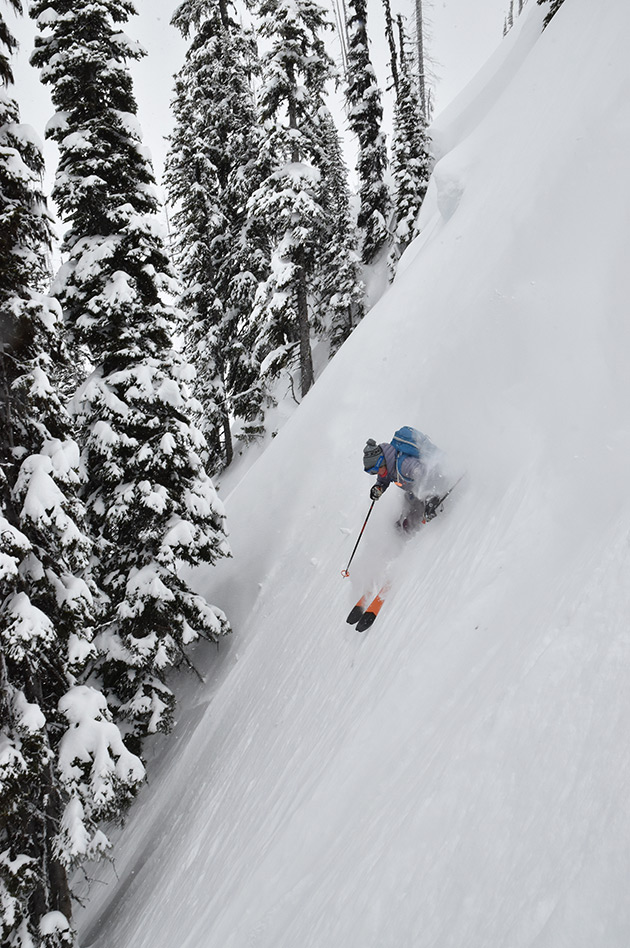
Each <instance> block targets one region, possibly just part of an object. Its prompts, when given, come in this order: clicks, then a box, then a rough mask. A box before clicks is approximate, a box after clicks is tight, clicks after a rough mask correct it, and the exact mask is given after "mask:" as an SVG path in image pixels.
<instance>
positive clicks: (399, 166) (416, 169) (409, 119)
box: [390, 16, 431, 267]
mask: <svg viewBox="0 0 630 948" xmlns="http://www.w3.org/2000/svg"><path fill="white" fill-rule="evenodd" d="M398 32H399V38H400V53H399V69H398V72H399V79H398V95H397V96H396V103H395V106H394V136H393V143H392V152H393V159H392V172H393V177H394V182H395V187H396V197H395V209H396V230H395V235H396V242H395V246H394V248H393V251H392V255H391V257H390V263H391V264H392V265H393V266H394V267H395V263H396V261H397V260H398V258H399V257H400V255H401V253H402V252H403V250H404V249H405V247H407V246H408V245H409V243H410V242H411V240H412V239H413V237H414V236H415V224H416V219H417V217H418V212H419V210H420V207H421V206H422V202H423V201H424V197H425V194H426V191H427V186H428V183H429V177H430V174H431V157H430V154H429V145H428V138H427V129H426V121H425V119H424V115H423V113H422V108H421V104H420V100H419V98H418V92H417V89H416V83H415V77H414V74H413V63H412V58H411V56H409V54H408V52H407V37H406V35H405V29H404V24H403V19H402V17H401V16H399V17H398Z"/></svg>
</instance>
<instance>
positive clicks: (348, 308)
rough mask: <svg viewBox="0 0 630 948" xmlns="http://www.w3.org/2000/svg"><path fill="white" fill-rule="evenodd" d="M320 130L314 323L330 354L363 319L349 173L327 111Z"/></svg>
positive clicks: (362, 297) (363, 290) (362, 290)
mask: <svg viewBox="0 0 630 948" xmlns="http://www.w3.org/2000/svg"><path fill="white" fill-rule="evenodd" d="M320 122H321V130H322V158H321V161H322V188H323V197H322V205H323V207H324V209H325V214H326V226H325V238H324V245H323V247H322V254H321V259H320V263H319V268H318V286H319V292H318V298H317V306H316V311H317V318H318V321H319V326H320V327H321V329H322V331H323V334H324V335H326V336H327V337H328V338H329V340H330V351H331V354H334V353H335V352H336V350H337V349H338V348H339V346H340V345H341V344H342V343H343V342H345V340H346V339H347V338H348V336H349V335H350V333H351V332H352V330H353V329H354V328H355V326H356V325H357V324H358V323H359V322H360V320H361V319H362V318H363V314H364V300H365V286H364V284H363V282H362V280H361V261H360V259H359V255H358V253H357V231H356V225H355V222H354V219H353V216H352V212H351V208H350V188H349V186H348V170H347V168H346V166H345V164H344V160H343V155H342V151H341V142H340V139H339V133H338V131H337V128H336V126H335V123H334V121H333V119H332V116H331V115H330V113H329V112H328V110H327V109H322V110H321V111H320Z"/></svg>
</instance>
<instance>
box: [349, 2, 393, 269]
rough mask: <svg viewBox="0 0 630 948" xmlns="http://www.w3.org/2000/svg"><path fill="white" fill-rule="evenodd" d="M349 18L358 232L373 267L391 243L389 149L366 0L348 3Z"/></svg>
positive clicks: (366, 256) (350, 79) (351, 126)
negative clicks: (357, 146)
mask: <svg viewBox="0 0 630 948" xmlns="http://www.w3.org/2000/svg"><path fill="white" fill-rule="evenodd" d="M349 7H350V11H351V12H350V15H349V18H348V33H349V45H348V88H347V93H346V95H347V100H348V123H349V125H350V128H351V130H352V131H353V132H354V134H355V135H356V137H357V140H358V143H359V158H358V162H357V172H358V175H359V198H360V208H359V215H358V225H359V229H360V230H361V231H362V233H363V246H362V251H361V254H362V258H363V261H364V262H365V263H371V262H373V261H374V260H375V258H376V257H377V256H378V255H379V253H380V252H381V250H382V249H383V248H384V247H385V245H386V244H387V242H388V240H389V232H388V218H389V212H390V207H391V199H390V194H389V189H388V187H387V184H386V182H385V173H386V170H387V149H386V145H385V135H384V133H383V105H382V97H381V90H380V89H379V86H378V84H377V81H376V74H375V72H374V67H373V65H372V60H371V57H370V50H369V43H368V34H367V2H366V0H349Z"/></svg>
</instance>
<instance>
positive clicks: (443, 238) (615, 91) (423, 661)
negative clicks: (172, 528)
mask: <svg viewBox="0 0 630 948" xmlns="http://www.w3.org/2000/svg"><path fill="white" fill-rule="evenodd" d="M542 16H543V11H542V10H541V8H540V7H539V6H538V5H537V4H534V3H531V4H530V5H529V7H528V8H527V15H526V16H525V17H524V23H523V26H522V28H521V32H520V33H519V34H518V36H517V37H516V39H515V40H513V41H511V46H510V48H508V49H507V50H504V52H503V54H502V55H503V59H502V62H501V67H500V76H501V78H500V81H499V80H496V79H493V77H496V74H497V73H496V70H495V69H491V70H490V73H491V76H490V78H489V79H488V82H487V84H486V85H485V86H484V85H483V83H482V84H481V87H478V88H477V89H476V91H475V93H474V95H471V96H470V99H469V104H468V106H467V108H465V109H456V110H455V111H452V112H451V119H450V120H449V119H448V113H445V115H444V116H443V118H442V119H441V122H442V124H441V127H440V129H439V136H440V141H442V142H447V143H448V147H447V150H446V151H445V152H444V154H443V157H442V159H441V160H440V162H439V163H438V165H437V167H436V170H435V175H434V180H433V184H432V187H431V194H430V197H429V199H428V201H427V203H425V208H424V210H423V224H424V230H423V233H422V235H421V236H420V237H419V238H418V240H417V241H416V242H415V244H414V245H413V246H412V248H410V250H409V252H408V254H407V256H406V259H405V266H404V267H403V268H401V273H400V275H399V277H398V279H397V280H396V283H395V284H394V286H393V287H392V288H391V289H390V290H389V292H388V293H387V294H386V295H385V297H384V298H383V299H382V300H381V302H380V303H379V304H378V305H377V306H376V307H375V308H374V310H373V311H372V312H371V313H370V314H369V315H368V317H367V318H366V319H365V321H364V322H363V323H362V325H361V326H360V327H359V328H358V330H357V331H356V332H355V333H354V335H353V336H352V338H351V339H350V340H349V341H348V343H347V344H346V345H345V346H344V347H343V348H342V350H341V351H340V353H339V354H338V356H337V357H336V358H335V359H334V360H333V362H332V363H331V364H330V365H329V366H328V368H327V369H326V370H325V371H324V373H323V375H322V377H321V378H320V380H319V381H318V383H317V385H316V386H315V388H314V389H313V391H312V392H311V393H310V394H309V395H308V396H307V398H306V399H305V401H304V403H303V404H302V405H301V407H300V408H299V410H297V411H296V412H295V414H294V415H293V416H292V417H291V419H290V420H289V421H288V422H287V424H286V425H285V427H284V428H283V429H282V431H281V432H280V434H279V435H278V437H277V438H276V439H275V440H274V441H273V443H272V444H271V446H270V447H269V448H268V450H267V451H265V453H264V454H263V455H262V457H261V458H260V459H259V460H258V461H257V462H256V464H255V465H254V466H253V467H252V468H251V469H250V471H249V472H248V473H247V474H246V475H245V476H244V477H243V479H242V480H241V481H240V483H239V484H238V485H236V486H235V487H234V489H233V491H232V492H231V493H230V495H229V496H228V497H227V501H226V506H227V511H228V517H229V527H230V532H231V542H232V546H233V551H234V559H233V560H232V561H231V562H229V563H226V564H222V565H221V566H220V567H218V568H216V569H214V570H212V571H210V572H208V573H207V574H205V575H204V574H200V575H199V577H198V582H199V586H200V588H201V589H203V590H204V591H207V593H208V596H209V598H210V599H211V601H213V602H216V603H217V604H218V605H220V606H222V607H223V608H224V609H225V610H226V611H227V612H228V614H229V615H230V618H231V620H232V622H233V624H234V627H235V635H234V636H233V638H232V640H231V642H230V645H229V646H228V647H224V646H222V649H221V652H220V653H219V656H218V657H217V656H215V655H214V654H208V650H205V651H204V650H203V649H199V650H198V654H197V662H198V666H199V668H200V669H201V670H202V671H203V672H204V673H205V674H206V676H207V683H206V685H205V686H202V685H201V684H199V683H196V682H195V681H194V680H193V679H192V678H190V677H189V678H187V679H186V680H185V685H184V687H185V688H186V689H187V694H186V696H185V698H184V700H183V701H182V706H181V711H180V718H179V722H178V726H177V729H176V732H175V740H171V741H170V742H168V743H165V745H164V746H163V747H161V746H159V744H158V746H156V759H155V761H153V762H152V763H151V768H150V773H151V774H152V777H151V782H150V785H149V786H148V787H147V788H146V790H145V791H144V793H143V794H142V796H141V798H140V801H139V803H138V804H137V806H136V808H135V810H134V812H133V813H132V815H131V817H130V819H129V823H128V826H127V828H126V829H125V831H124V834H123V835H122V836H121V838H120V841H119V844H118V846H117V850H116V852H115V859H116V873H117V878H115V877H114V874H113V872H111V871H108V870H107V867H99V868H98V869H97V870H96V871H97V873H98V877H99V878H100V879H102V880H106V881H109V883H110V884H109V885H108V886H103V885H96V886H93V891H92V898H91V901H90V903H89V905H88V907H87V908H86V909H85V910H83V911H82V912H81V914H80V916H79V919H80V922H81V928H82V936H83V943H84V944H93V945H95V946H98V948H109V946H112V945H115V946H116V948H149V946H150V948H175V946H177V948H201V946H203V948H246V946H247V948H252V946H257V948H403V946H404V948H407V946H409V948H429V946H439V948H450V946H454V948H455V946H456V948H525V946H527V948H560V946H570V948H595V946H597V948H599V946H602V948H627V946H628V945H629V944H630V901H629V900H628V897H627V880H628V878H629V877H630V809H629V808H628V804H627V801H628V795H629V793H630V751H629V748H628V731H629V730H630V624H629V617H630V502H629V501H628V483H629V474H630V379H629V377H628V371H627V367H628V365H629V364H630V362H629V354H630V353H629V348H630V321H629V320H628V318H627V313H628V300H629V298H630V268H629V267H628V262H627V255H628V236H627V234H628V225H629V223H630V180H629V178H628V175H627V173H626V168H627V160H628V159H627V156H628V153H629V149H630V61H629V60H628V57H627V40H626V38H627V36H628V35H630V6H629V5H628V4H627V2H626V0H609V2H608V3H607V4H602V5H601V6H600V7H599V8H598V11H597V14H596V15H594V14H593V11H592V4H591V3H590V0H567V2H566V3H565V4H564V6H563V7H562V9H561V10H560V12H559V13H558V15H557V16H556V18H555V19H554V20H553V22H552V23H551V25H550V26H549V28H548V29H547V30H546V31H545V32H544V34H542V35H540V33H539V27H540V23H541V19H542ZM508 39H509V37H508ZM524 43H525V44H527V49H526V50H524V49H523V44H524ZM464 95H466V93H464ZM471 110H472V112H471ZM475 110H476V111H475ZM449 121H450V123H451V124H450V125H448V122H449ZM400 424H413V425H417V426H418V427H421V428H423V430H425V431H426V432H427V433H428V434H429V435H430V436H431V437H432V438H433V439H434V440H435V441H436V442H437V443H438V444H439V445H440V446H441V447H443V448H445V449H446V450H447V451H448V452H449V455H450V456H451V458H452V465H453V469H454V470H461V469H463V468H465V469H466V471H467V477H466V479H465V481H464V482H463V483H462V486H461V489H460V488H458V491H457V492H456V493H455V494H453V497H452V502H451V503H450V504H449V506H448V509H447V510H446V511H445V512H444V514H443V515H442V516H441V517H440V518H439V519H437V520H435V521H434V522H432V523H431V524H429V525H428V526H427V527H426V528H425V531H424V533H423V534H421V535H419V536H418V537H417V538H416V539H415V540H414V541H412V542H411V543H410V544H408V545H407V546H406V547H405V549H404V551H402V550H401V549H400V547H399V546H398V545H397V544H398V543H399V541H398V540H397V539H396V538H395V537H394V535H393V530H392V527H391V522H392V520H393V519H395V517H396V516H397V513H398V505H399V503H400V493H398V496H396V493H397V492H396V490H395V488H394V489H391V490H390V491H389V492H388V493H387V494H386V495H385V497H384V498H383V499H382V500H381V501H379V503H378V504H377V505H376V507H375V510H374V513H373V515H372V518H371V520H370V522H369V524H368V527H367V529H366V533H365V536H364V539H363V541H362V545H361V546H360V548H359V550H360V553H359V554H358V555H357V559H356V561H355V563H354V564H353V567H352V570H351V574H352V576H351V579H350V580H343V579H342V578H341V575H340V571H341V569H342V567H343V566H345V564H346V562H347V559H348V557H349V555H350V551H351V549H352V546H353V545H354V541H355V539H356V536H357V534H358V531H359V528H360V526H361V524H362V522H363V518H364V516H365V514H366V512H367V508H368V504H369V500H368V488H369V483H370V482H369V479H368V478H367V477H366V475H364V474H363V472H362V470H361V450H362V447H363V444H364V441H365V439H366V438H367V437H369V436H371V437H375V438H377V439H379V440H382V439H386V438H389V437H390V436H391V434H392V433H393V430H394V428H396V427H397V426H399V425H400ZM379 550H381V551H382V552H381V553H380V554H379ZM385 574H388V575H389V576H390V577H391V578H392V579H393V587H392V591H391V595H390V597H389V599H388V601H387V603H386V605H385V607H384V609H383V612H382V613H381V617H380V618H379V620H378V623H377V624H376V625H375V626H374V627H373V628H372V630H371V631H370V632H369V633H368V634H367V635H365V636H360V635H358V634H357V633H356V632H355V631H354V630H353V629H351V628H350V627H349V626H347V625H346V624H345V622H344V617H345V614H346V612H347V610H348V608H349V606H350V605H351V604H352V602H353V601H354V599H355V598H356V597H357V595H358V592H359V591H361V590H362V589H363V586H364V585H368V584H369V583H370V582H372V581H377V580H378V579H379V578H381V577H382V576H383V575H385Z"/></svg>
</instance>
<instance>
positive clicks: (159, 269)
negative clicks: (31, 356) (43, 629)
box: [31, 0, 227, 752]
mask: <svg viewBox="0 0 630 948" xmlns="http://www.w3.org/2000/svg"><path fill="white" fill-rule="evenodd" d="M133 12H134V8H133V4H132V3H131V2H129V0H91V2H90V3H87V4H86V3H84V2H83V0H34V2H33V3H32V4H31V15H32V16H33V17H35V18H36V19H37V21H38V27H39V29H40V30H41V33H42V35H41V36H39V37H38V38H37V40H36V47H35V52H34V54H33V57H32V61H33V63H34V64H35V65H36V66H39V67H40V68H41V76H42V81H43V82H45V83H48V84H49V85H50V86H51V94H52V98H53V102H54V104H55V106H56V108H57V109H58V112H57V114H56V116H55V118H54V119H53V121H52V122H51V123H49V126H48V134H49V135H50V137H52V138H53V139H54V140H55V141H56V142H57V143H58V145H59V151H60V164H59V169H58V172H57V177H56V182H55V189H54V197H55V200H56V202H57V206H58V208H59V211H60V214H61V215H62V217H63V218H64V219H65V220H66V221H67V223H68V230H67V232H66V234H65V239H64V244H63V248H62V249H63V251H64V254H65V263H64V265H63V266H62V268H61V270H60V272H59V273H58V275H57V279H56V281H55V284H54V293H55V295H56V297H57V299H58V300H59V301H60V303H61V305H62V307H63V311H64V316H65V318H66V321H67V325H68V329H69V331H70V333H71V334H72V336H73V337H74V339H75V340H77V341H78V342H80V343H81V344H82V345H83V346H84V347H85V348H86V351H87V353H88V356H89V359H90V361H91V364H92V365H93V367H94V368H93V371H92V372H91V374H90V375H89V377H88V378H87V379H86V380H85V382H84V384H83V385H82V386H81V387H80V389H79V391H78V392H77V394H76V396H75V400H74V410H75V413H76V421H77V425H78V428H79V440H80V444H81V450H82V460H83V463H84V466H85V470H86V472H87V484H86V486H85V490H84V496H85V501H86V507H87V513H88V518H89V523H90V527H91V531H92V534H93V536H94V537H95V542H96V561H95V574H96V578H97V581H98V583H99V586H101V587H102V588H103V589H104V591H105V593H106V595H107V600H106V603H105V607H104V609H103V610H102V613H101V615H100V617H99V618H100V623H99V632H98V635H97V637H96V639H95V641H96V643H97V645H98V648H99V652H100V656H101V657H100V662H99V671H100V675H101V680H102V684H103V687H104V688H105V691H106V694H107V696H108V701H109V703H110V705H111V706H113V707H114V708H115V713H116V718H117V720H118V722H119V723H120V724H121V727H122V726H123V724H122V722H125V736H126V742H127V746H128V747H130V749H132V750H134V751H136V752H137V750H138V749H139V747H140V741H141V739H142V737H144V736H145V735H146V734H148V733H151V732H154V731H157V730H165V729H167V728H168V727H169V724H170V721H171V717H172V712H173V707H174V696H173V694H172V692H171V690H170V688H169V686H168V684H167V681H166V678H167V673H168V669H169V668H170V667H171V666H172V665H173V664H175V663H177V662H179V661H180V660H181V659H182V658H185V656H186V650H187V647H188V646H189V645H190V643H191V642H193V641H194V640H196V639H197V638H198V637H199V636H205V637H207V638H210V639H216V638H217V636H219V635H221V634H222V633H224V632H225V631H227V623H226V620H225V617H224V616H223V614H222V613H221V612H220V611H219V610H217V609H215V608H214V607H212V606H210V605H208V603H207V602H206V601H205V600H204V599H202V598H201V597H200V596H198V595H196V594H195V593H194V592H193V591H192V590H191V589H190V588H189V586H188V585H187V583H186V582H185V580H184V579H183V578H182V577H181V576H180V575H179V568H180V566H181V565H182V564H187V565H195V564H197V563H199V562H201V561H205V562H210V563H212V562H214V561H215V559H216V558H217V557H218V556H222V555H224V554H225V553H226V552H227V550H226V545H225V537H224V531H223V512H222V508H221V505H220V504H219V502H218V500H217V498H216V495H215V492H214V489H213V486H212V483H211V482H210V480H209V478H208V475H207V474H206V472H205V470H204V466H203V463H202V454H203V452H204V450H205V442H204V440H203V437H202V435H201V433H200V431H199V430H198V429H197V428H196V427H195V426H194V425H193V424H192V421H191V419H192V418H193V416H194V414H195V412H196V410H197V408H198V404H197V403H196V401H195V400H193V398H192V395H191V385H192V383H193V381H194V370H193V369H192V367H191V366H190V364H189V363H188V362H187V361H186V360H185V359H183V358H182V357H181V355H180V354H178V353H177V352H176V351H175V349H174V347H173V333H174V330H175V327H176V325H177V321H178V318H179V314H178V312H177V311H176V310H175V309H174V308H173V306H172V305H170V303H169V302H168V297H169V294H172V293H174V292H175V291H176V288H175V286H174V282H173V280H172V277H171V273H170V264H169V261H168V257H167V254H166V251H165V245H164V242H163V238H162V235H161V231H160V228H159V226H158V210H159V207H158V201H157V198H156V193H155V187H154V178H153V171H152V168H151V164H150V161H149V159H148V156H147V154H146V151H145V149H144V148H143V145H142V138H141V132H140V129H139V126H138V122H137V119H136V103H135V99H134V96H133V90H132V80H131V76H130V72H129V68H128V65H127V63H128V60H129V59H137V58H139V57H140V56H141V55H142V51H141V49H140V48H139V47H138V45H137V44H136V43H134V42H133V41H132V40H131V39H130V38H129V37H128V36H127V35H126V34H125V32H124V31H123V29H122V25H123V24H124V23H125V22H126V20H127V19H128V17H129V15H130V14H132V13H133Z"/></svg>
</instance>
